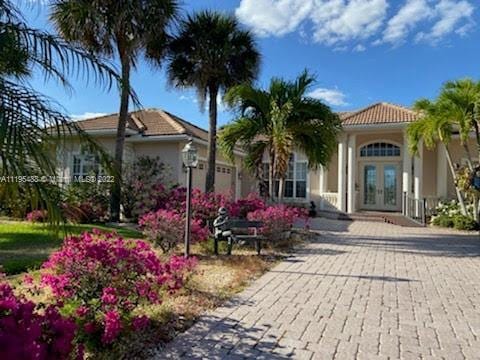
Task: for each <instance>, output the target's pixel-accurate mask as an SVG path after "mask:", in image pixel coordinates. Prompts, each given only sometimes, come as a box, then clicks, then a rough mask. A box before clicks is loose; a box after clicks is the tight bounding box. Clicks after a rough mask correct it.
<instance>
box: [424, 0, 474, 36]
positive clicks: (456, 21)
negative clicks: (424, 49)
mask: <svg viewBox="0 0 480 360" xmlns="http://www.w3.org/2000/svg"><path fill="white" fill-rule="evenodd" d="M434 11H435V15H436V19H437V20H436V22H435V24H434V25H433V27H432V28H431V29H430V31H428V32H419V33H418V34H417V36H416V37H415V40H416V41H417V42H420V41H426V42H430V43H431V44H433V45H435V44H437V43H438V42H439V41H440V40H441V39H442V38H443V37H444V36H446V35H448V34H450V33H452V32H455V33H457V34H459V35H465V34H466V33H467V32H468V31H469V30H470V28H471V27H472V26H473V19H472V16H473V11H474V7H473V5H472V4H471V3H470V2H469V1H466V0H461V1H458V0H440V1H438V3H437V4H436V6H435V8H434Z"/></svg>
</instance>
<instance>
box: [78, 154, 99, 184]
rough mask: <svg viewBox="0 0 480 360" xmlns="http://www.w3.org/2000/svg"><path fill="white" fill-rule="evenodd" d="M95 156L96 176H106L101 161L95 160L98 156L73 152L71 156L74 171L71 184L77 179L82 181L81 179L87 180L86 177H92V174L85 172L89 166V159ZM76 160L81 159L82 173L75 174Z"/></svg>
mask: <svg viewBox="0 0 480 360" xmlns="http://www.w3.org/2000/svg"><path fill="white" fill-rule="evenodd" d="M91 156H93V158H94V167H96V170H95V171H96V174H95V175H96V176H101V175H105V170H104V169H103V167H102V166H101V164H100V161H98V160H95V158H96V156H95V155H93V154H91V153H89V152H88V151H82V150H81V151H75V152H72V154H71V159H72V160H71V164H72V171H71V176H70V181H71V182H75V180H76V179H77V180H78V179H81V178H85V177H86V176H90V175H92V173H86V172H85V166H87V165H89V164H87V157H91ZM76 158H79V159H80V165H79V166H80V171H79V172H75V159H76Z"/></svg>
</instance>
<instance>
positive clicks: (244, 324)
mask: <svg viewBox="0 0 480 360" xmlns="http://www.w3.org/2000/svg"><path fill="white" fill-rule="evenodd" d="M314 228H317V229H323V230H321V231H320V233H321V236H319V237H318V239H317V240H316V241H315V242H314V243H312V244H310V245H308V246H307V247H306V248H305V249H301V250H300V251H298V253H297V254H296V255H295V256H293V257H292V258H290V259H287V260H286V261H284V262H282V263H281V264H279V265H278V266H277V267H275V268H274V269H273V270H272V271H270V272H268V273H267V274H265V275H264V276H263V277H261V278H260V279H258V280H257V281H256V282H254V283H253V284H252V286H251V287H249V288H248V289H247V290H245V291H244V292H243V293H241V294H240V295H239V296H238V297H237V298H236V299H235V300H234V301H231V302H230V303H228V304H227V305H225V306H224V307H221V308H219V309H217V310H215V311H214V312H212V313H210V314H207V315H206V316H205V317H204V318H202V319H201V320H200V321H199V322H198V323H197V324H196V325H195V326H193V327H192V328H191V329H189V330H188V331H187V332H186V333H185V334H182V335H180V336H178V337H177V339H176V340H175V341H174V342H172V343H171V344H170V345H169V346H168V348H167V351H166V352H163V351H162V352H161V354H162V355H161V356H160V357H159V358H175V359H176V358H204V359H230V358H231V359H237V358H239V359H240V358H252V359H254V358H257V359H261V358H266V359H284V358H290V357H293V358H297V359H310V358H314V359H333V358H334V359H368V360H373V359H387V358H388V359H442V358H444V359H449V360H450V359H453V360H457V359H464V358H467V359H480V239H479V237H478V235H466V234H459V233H453V232H450V233H449V232H446V231H443V232H442V231H439V230H432V229H418V228H401V227H397V226H394V225H388V224H382V223H373V222H360V221H357V222H353V223H351V222H339V221H331V220H319V219H316V220H315V222H314Z"/></svg>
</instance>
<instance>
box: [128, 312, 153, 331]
mask: <svg viewBox="0 0 480 360" xmlns="http://www.w3.org/2000/svg"><path fill="white" fill-rule="evenodd" d="M149 322H150V319H149V318H148V317H147V316H145V315H141V316H136V317H134V318H133V320H132V326H133V329H134V330H142V329H145V328H146V327H147V326H148V324H149Z"/></svg>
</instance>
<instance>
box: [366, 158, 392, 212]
mask: <svg viewBox="0 0 480 360" xmlns="http://www.w3.org/2000/svg"><path fill="white" fill-rule="evenodd" d="M400 196H401V192H400V166H399V164H396V163H366V164H364V165H363V172H362V188H361V201H362V208H363V209H367V210H380V211H382V210H383V211H399V210H400V209H401V203H400V199H401V197H400Z"/></svg>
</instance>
